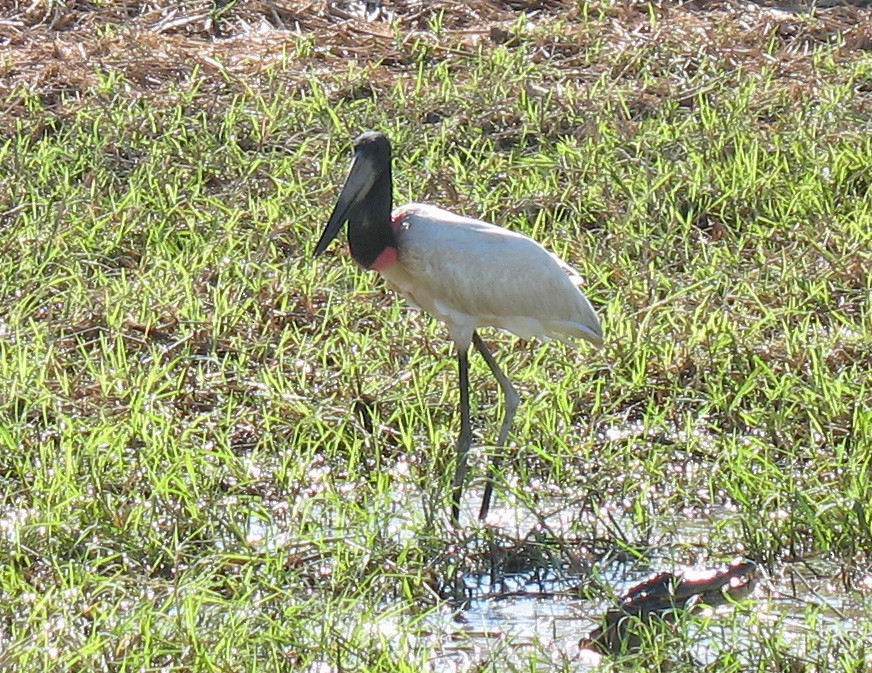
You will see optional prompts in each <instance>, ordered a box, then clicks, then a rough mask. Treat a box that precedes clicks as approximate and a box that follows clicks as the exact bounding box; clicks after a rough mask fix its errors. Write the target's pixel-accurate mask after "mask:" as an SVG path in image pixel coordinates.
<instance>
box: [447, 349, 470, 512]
mask: <svg viewBox="0 0 872 673" xmlns="http://www.w3.org/2000/svg"><path fill="white" fill-rule="evenodd" d="M468 349H469V345H468V343H467V345H466V347H464V348H460V347H459V346H458V348H457V369H458V371H459V372H460V436H459V437H458V438H457V451H456V453H457V463H456V465H455V468H454V482H453V484H452V488H451V520H452V521H453V522H454V525H455V526H456V525H458V524H459V523H460V498H461V496H462V495H463V482H464V480H465V479H466V468H467V456H468V454H469V445H470V444H471V443H472V425H471V424H470V422H469V352H468Z"/></svg>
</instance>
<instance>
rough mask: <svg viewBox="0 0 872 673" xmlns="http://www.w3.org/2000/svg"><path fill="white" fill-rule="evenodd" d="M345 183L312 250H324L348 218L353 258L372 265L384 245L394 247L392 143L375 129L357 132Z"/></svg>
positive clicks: (349, 241) (319, 251)
mask: <svg viewBox="0 0 872 673" xmlns="http://www.w3.org/2000/svg"><path fill="white" fill-rule="evenodd" d="M353 149H354V158H353V159H352V162H351V168H350V169H349V171H348V177H347V178H346V180H345V186H344V187H343V188H342V192H341V193H340V195H339V199H338V200H337V201H336V205H335V206H334V207H333V213H332V214H331V215H330V219H329V220H328V222H327V226H326V227H324V231H323V233H322V234H321V238H320V240H319V241H318V245H316V246H315V254H316V255H320V254H321V253H322V252H324V250H326V248H327V245H328V244H329V243H330V241H332V240H333V239H334V238H335V237H336V235H337V234H338V233H339V230H340V229H341V228H342V225H343V224H344V223H345V222H348V243H349V247H350V248H351V254H352V256H353V257H354V259H355V260H356V261H357V262H358V263H359V264H360V265H361V266H363V267H364V268H371V267H372V265H373V263H374V262H375V260H376V259H378V257H379V255H381V254H382V253H383V252H384V251H385V249H386V248H390V247H393V248H396V237H395V235H394V230H393V228H392V227H391V203H392V200H393V194H392V188H393V187H392V182H393V181H392V177H391V143H390V141H389V140H388V138H387V136H386V135H385V134H383V133H380V132H378V131H367V132H366V133H362V134H361V135H359V136H358V137H357V138H356V139H355V141H354V145H353Z"/></svg>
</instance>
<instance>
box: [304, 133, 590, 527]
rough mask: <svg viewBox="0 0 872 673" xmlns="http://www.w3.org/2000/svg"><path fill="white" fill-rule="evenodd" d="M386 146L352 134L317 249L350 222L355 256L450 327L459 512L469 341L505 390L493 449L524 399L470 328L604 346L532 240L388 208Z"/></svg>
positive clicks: (432, 211) (574, 282)
mask: <svg viewBox="0 0 872 673" xmlns="http://www.w3.org/2000/svg"><path fill="white" fill-rule="evenodd" d="M392 201H393V180H392V177H391V144H390V141H389V140H388V139H387V137H386V136H385V135H384V134H382V133H378V132H374V131H370V132H367V133H364V134H362V135H361V136H359V137H358V138H357V139H356V140H355V141H354V158H353V160H352V163H351V168H350V170H349V173H348V177H347V179H346V181H345V186H344V187H343V188H342V192H341V193H340V195H339V200H338V201H337V202H336V205H335V206H334V208H333V213H332V214H331V215H330V219H329V221H328V222H327V226H326V227H325V228H324V231H323V233H322V234H321V238H320V240H319V241H318V245H317V246H315V255H320V254H321V253H323V252H324V250H325V249H326V248H327V246H328V245H329V243H330V242H331V241H332V240H333V239H334V238H335V237H336V235H337V234H338V233H339V230H340V229H341V228H342V225H343V224H345V223H346V222H347V223H348V246H349V248H350V250H351V256H352V257H353V258H354V261H355V262H357V264H358V265H360V266H361V267H363V268H364V269H372V270H374V271H378V272H379V273H380V274H381V276H382V277H383V278H384V279H385V280H386V281H387V282H388V284H389V285H390V286H391V287H392V288H393V289H394V290H396V291H397V292H399V293H400V294H401V295H403V297H405V298H406V299H407V300H408V301H409V302H410V303H412V304H413V305H414V306H416V307H418V308H421V309H423V310H425V311H427V312H428V313H429V314H430V315H432V316H434V317H436V318H438V319H439V320H441V321H442V322H444V323H445V324H446V325H447V326H448V331H449V334H450V335H451V339H452V340H453V341H454V345H455V346H456V348H457V362H458V368H459V373H460V436H459V437H458V439H457V462H456V466H455V469H454V480H453V486H452V507H451V515H452V519H453V521H454V523H455V524H457V523H458V521H459V518H460V498H461V495H462V493H463V483H464V480H465V478H466V470H467V453H468V452H469V446H470V444H471V442H472V428H471V426H470V420H469V357H468V353H469V347H470V344H472V345H474V346H475V348H476V350H478V352H479V353H481V354H482V356H483V357H484V360H485V362H486V363H487V365H488V367H489V368H490V370H491V372H492V373H493V375H494V377H495V378H496V380H497V383H499V385H500V388H501V389H502V391H503V395H504V396H505V403H506V409H505V416H504V418H503V423H502V426H501V427H500V432H499V437H498V439H497V445H496V446H497V451H499V449H500V448H501V447H502V446H503V445H504V444H505V441H506V438H507V437H508V434H509V430H510V428H511V427H512V420H513V418H514V415H515V411H516V410H517V408H518V403H519V401H520V398H519V396H518V391H517V390H515V388H514V386H512V384H511V382H510V381H509V379H508V378H506V375H505V374H503V372H502V371H501V370H500V368H499V366H498V365H497V363H496V360H494V357H493V355H491V352H490V351H489V350H488V348H487V346H485V344H484V342H483V341H482V340H481V337H479V335H478V332H477V331H476V330H477V329H478V328H479V327H498V328H500V329H504V330H508V331H509V332H512V333H514V334H516V335H518V336H520V337H522V338H524V339H529V338H531V337H534V336H535V337H539V338H542V339H544V340H546V341H547V340H549V339H550V338H552V337H554V338H557V339H560V340H561V341H564V342H565V343H568V344H570V345H573V344H572V342H571V341H570V339H572V338H581V339H585V340H587V341H589V342H590V343H592V344H594V345H596V346H601V345H602V342H603V341H602V329H601V328H600V322H599V318H598V317H597V315H596V313H595V312H594V310H593V307H591V305H590V302H589V301H588V300H587V297H585V296H584V294H583V293H582V291H581V290H580V289H579V285H580V284H581V277H580V276H579V275H578V272H577V271H575V269H573V268H572V267H571V266H569V265H568V264H566V262H564V261H563V260H562V259H560V258H559V257H557V256H556V255H555V254H553V253H551V252H549V251H548V250H546V249H545V248H543V247H542V246H541V245H539V244H538V243H536V241H534V240H532V239H531V238H528V237H527V236H524V235H523V234H519V233H517V232H514V231H509V230H507V229H503V228H502V227H498V226H496V225H494V224H488V223H487V222H482V221H481V220H476V219H472V218H469V217H462V216H460V215H455V214H454V213H451V212H448V211H447V210H443V209H441V208H437V207H435V206H430V205H426V204H422V203H410V204H407V205H404V206H400V207H398V208H397V209H396V210H394V211H393V212H392V211H391V207H392ZM497 467H498V465H497V463H496V460H494V461H492V463H491V466H490V471H489V476H488V480H487V483H486V485H485V491H484V497H483V499H482V503H481V510H480V511H479V518H480V519H484V518H485V517H487V513H488V510H489V508H490V499H491V494H492V490H493V482H494V478H495V477H496V470H497Z"/></svg>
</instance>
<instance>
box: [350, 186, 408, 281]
mask: <svg viewBox="0 0 872 673" xmlns="http://www.w3.org/2000/svg"><path fill="white" fill-rule="evenodd" d="M392 202H393V194H392V182H391V174H390V171H388V172H386V173H383V174H382V175H381V176H380V177H379V179H378V180H377V181H376V183H375V184H374V185H373V186H372V189H371V190H370V192H369V194H367V196H366V198H365V199H363V200H362V201H361V202H360V203H359V204H358V206H357V208H355V210H354V212H352V213H350V214H349V217H348V247H349V248H350V249H351V256H352V257H353V258H354V261H355V262H357V263H358V264H359V265H360V266H362V267H363V268H364V269H374V270H376V271H381V270H383V269H386V268H387V267H389V266H390V265H391V264H393V263H394V262H396V261H397V237H396V233H395V231H394V227H393V225H392V222H391V205H392Z"/></svg>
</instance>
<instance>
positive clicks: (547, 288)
mask: <svg viewBox="0 0 872 673" xmlns="http://www.w3.org/2000/svg"><path fill="white" fill-rule="evenodd" d="M394 218H395V221H397V220H400V222H401V224H400V228H399V230H398V232H397V235H398V239H399V244H398V245H399V260H398V262H397V263H396V264H393V265H392V266H390V267H388V268H387V269H385V270H383V271H382V275H383V276H384V277H385V279H386V280H387V281H388V283H389V284H390V285H391V286H393V287H394V288H395V289H396V290H397V291H398V292H400V293H401V294H402V295H404V296H405V297H406V298H407V299H409V300H410V301H411V302H412V303H414V304H416V305H417V306H419V307H420V308H422V309H424V310H426V311H427V312H428V313H431V314H432V315H434V316H435V317H437V318H439V319H440V320H442V321H443V322H445V323H446V324H447V325H448V327H449V329H450V330H451V333H452V337H453V338H455V340H457V341H459V342H460V343H468V340H469V338H471V336H472V330H474V329H476V328H478V327H486V326H492V327H498V328H501V329H505V330H508V331H510V332H512V333H514V334H517V335H518V336H520V337H523V338H530V337H533V336H537V337H540V338H544V339H548V338H549V337H555V338H558V339H560V340H562V341H567V339H569V338H583V339H586V340H587V341H590V342H591V343H593V344H595V345H597V346H599V345H602V331H601V328H600V322H599V318H598V317H597V315H596V312H595V311H594V310H593V307H592V306H591V305H590V302H589V301H588V300H587V297H585V296H584V294H583V293H582V291H581V290H580V289H579V285H580V283H581V278H580V276H579V274H578V272H577V271H575V269H573V268H572V267H571V266H569V265H568V264H566V262H564V261H563V260H561V259H560V258H559V257H557V256H556V255H554V254H552V253H551V252H549V251H548V250H546V249H545V248H543V247H542V246H541V245H539V244H538V243H536V242H535V241H534V240H532V239H530V238H528V237H527V236H524V235H523V234H520V233H517V232H513V231H509V230H507V229H503V228H502V227H498V226H496V225H493V224H488V223H487V222H482V221H481V220H476V219H472V218H467V217H462V216H459V215H455V214H454V213H451V212H449V211H447V210H443V209H441V208H437V207H435V206H429V205H425V204H418V203H414V204H409V205H406V206H403V207H401V208H399V209H397V210H396V211H395V212H394ZM567 343H571V342H569V341H567Z"/></svg>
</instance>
